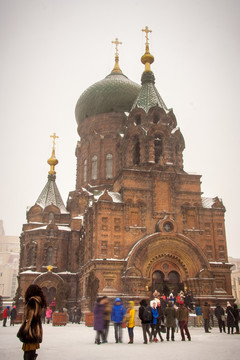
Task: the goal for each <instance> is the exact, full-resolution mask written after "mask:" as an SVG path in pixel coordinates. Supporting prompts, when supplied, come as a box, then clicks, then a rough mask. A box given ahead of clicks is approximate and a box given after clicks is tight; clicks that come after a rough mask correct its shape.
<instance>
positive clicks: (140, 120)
mask: <svg viewBox="0 0 240 360" xmlns="http://www.w3.org/2000/svg"><path fill="white" fill-rule="evenodd" d="M141 122H142V119H141V115H139V114H138V115H136V117H135V124H136V125H141Z"/></svg>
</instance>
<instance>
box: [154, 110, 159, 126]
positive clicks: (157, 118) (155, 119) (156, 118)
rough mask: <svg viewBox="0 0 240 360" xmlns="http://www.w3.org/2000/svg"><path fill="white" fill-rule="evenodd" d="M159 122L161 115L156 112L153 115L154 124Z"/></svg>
mask: <svg viewBox="0 0 240 360" xmlns="http://www.w3.org/2000/svg"><path fill="white" fill-rule="evenodd" d="M158 122H159V115H158V114H156V113H155V114H154V115H153V123H154V124H157V123H158Z"/></svg>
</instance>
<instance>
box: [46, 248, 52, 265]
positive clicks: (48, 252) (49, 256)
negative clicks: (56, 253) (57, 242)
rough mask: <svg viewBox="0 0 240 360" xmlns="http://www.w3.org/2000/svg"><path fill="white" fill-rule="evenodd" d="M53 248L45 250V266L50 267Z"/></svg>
mask: <svg viewBox="0 0 240 360" xmlns="http://www.w3.org/2000/svg"><path fill="white" fill-rule="evenodd" d="M52 256H53V248H52V246H49V247H48V249H47V265H52Z"/></svg>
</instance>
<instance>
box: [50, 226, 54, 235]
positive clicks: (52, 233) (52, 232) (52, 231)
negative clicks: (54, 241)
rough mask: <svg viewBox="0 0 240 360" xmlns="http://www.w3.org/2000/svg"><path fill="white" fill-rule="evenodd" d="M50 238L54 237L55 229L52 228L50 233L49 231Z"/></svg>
mask: <svg viewBox="0 0 240 360" xmlns="http://www.w3.org/2000/svg"><path fill="white" fill-rule="evenodd" d="M49 236H50V237H54V229H53V228H51V229H50V231H49Z"/></svg>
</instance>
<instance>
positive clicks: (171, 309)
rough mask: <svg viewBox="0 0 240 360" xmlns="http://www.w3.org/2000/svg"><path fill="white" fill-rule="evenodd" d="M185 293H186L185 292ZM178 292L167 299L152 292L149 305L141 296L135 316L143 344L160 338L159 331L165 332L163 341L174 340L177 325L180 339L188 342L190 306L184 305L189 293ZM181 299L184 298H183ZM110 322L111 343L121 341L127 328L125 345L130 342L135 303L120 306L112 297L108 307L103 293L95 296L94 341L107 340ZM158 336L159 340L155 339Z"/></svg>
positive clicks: (161, 339) (161, 338)
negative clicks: (111, 329)
mask: <svg viewBox="0 0 240 360" xmlns="http://www.w3.org/2000/svg"><path fill="white" fill-rule="evenodd" d="M188 295H189V294H188ZM188 295H187V296H184V293H183V292H182V293H179V294H178V296H177V297H174V295H173V292H172V293H171V294H170V295H169V297H168V298H167V297H166V296H165V295H162V296H161V295H160V294H159V293H158V292H156V291H155V292H154V294H153V297H154V298H153V300H151V301H150V304H148V302H147V301H146V300H145V299H142V300H141V301H140V307H139V310H138V316H139V319H140V320H141V325H142V331H143V343H144V344H147V343H148V342H158V341H159V340H160V341H164V339H163V336H162V333H165V332H166V340H167V341H169V340H170V338H171V340H172V341H174V340H175V338H174V336H175V329H176V327H179V328H180V333H181V338H182V341H185V337H186V338H187V339H188V340H189V341H191V336H190V333H189V329H188V316H189V311H190V307H188V306H187V305H186V302H187V301H188V300H189V296H188ZM183 300H185V301H183ZM189 305H190V304H189ZM110 321H112V322H113V324H114V335H115V342H116V343H121V342H122V329H123V327H127V330H128V336H129V342H128V343H129V344H133V342H134V327H135V304H134V302H133V301H129V303H128V306H127V307H126V308H124V306H123V304H122V302H121V299H120V298H116V299H115V302H114V304H113V306H112V308H111V305H110V303H109V300H108V298H107V297H106V296H104V297H102V298H98V299H97V301H96V302H95V306H94V330H96V338H95V343H96V344H101V343H106V342H107V336H108V331H109V323H110ZM158 337H159V340H158Z"/></svg>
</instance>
